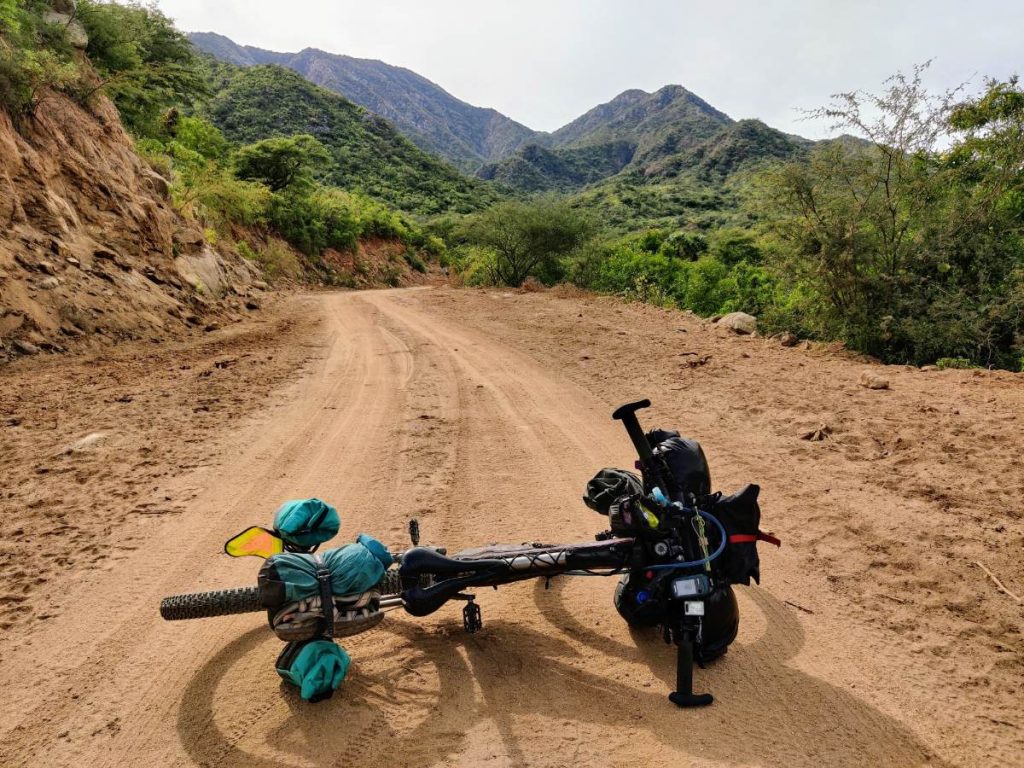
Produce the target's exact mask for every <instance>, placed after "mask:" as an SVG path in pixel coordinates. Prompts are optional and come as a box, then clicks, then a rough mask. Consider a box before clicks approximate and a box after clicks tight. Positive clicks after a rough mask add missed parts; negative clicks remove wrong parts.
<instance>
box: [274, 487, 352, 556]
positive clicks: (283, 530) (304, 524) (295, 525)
mask: <svg viewBox="0 0 1024 768" xmlns="http://www.w3.org/2000/svg"><path fill="white" fill-rule="evenodd" d="M340 528H341V518H340V517H339V516H338V510H336V509H335V508H334V507H332V506H331V505H330V504H327V503H326V502H323V501H320V499H296V500H294V501H286V502H285V503H284V504H282V505H281V507H280V509H278V510H277V513H276V514H275V515H274V530H275V531H276V532H277V535H278V536H280V537H281V538H282V539H284V541H285V542H287V543H288V544H290V545H292V546H293V547H296V548H298V549H313V548H315V547H317V546H319V545H320V544H323V543H324V542H325V541H328V540H329V539H332V538H334V537H335V536H337V535H338V530H339V529H340Z"/></svg>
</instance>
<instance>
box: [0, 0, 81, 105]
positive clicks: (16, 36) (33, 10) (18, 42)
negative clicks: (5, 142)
mask: <svg viewBox="0 0 1024 768" xmlns="http://www.w3.org/2000/svg"><path fill="white" fill-rule="evenodd" d="M48 10H49V4H48V3H45V2H41V0H27V1H26V2H18V0H0V107H2V108H4V109H6V110H7V111H8V112H9V113H10V114H11V116H12V117H14V118H15V119H16V120H17V119H19V118H21V117H24V116H25V115H28V114H30V113H31V112H32V111H33V110H34V109H35V107H36V105H37V104H38V103H39V100H40V99H41V98H43V95H44V94H45V93H46V91H47V90H48V89H55V90H65V89H70V88H72V86H75V85H76V84H77V83H78V81H79V78H80V75H81V73H80V70H79V67H78V65H77V64H76V63H75V61H74V55H73V54H74V51H73V49H72V47H71V46H70V45H69V44H68V42H67V40H66V36H65V34H66V33H65V30H64V28H63V27H62V26H61V25H59V24H50V23H47V22H45V21H43V13H44V12H45V11H48Z"/></svg>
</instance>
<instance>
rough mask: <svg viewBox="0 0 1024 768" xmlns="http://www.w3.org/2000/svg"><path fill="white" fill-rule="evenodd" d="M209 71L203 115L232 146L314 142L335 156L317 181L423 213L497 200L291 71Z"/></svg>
mask: <svg viewBox="0 0 1024 768" xmlns="http://www.w3.org/2000/svg"><path fill="white" fill-rule="evenodd" d="M210 66H211V76H210V90H211V91H212V93H213V95H212V97H211V98H210V99H209V101H208V102H207V104H206V105H205V108H204V110H203V112H204V114H206V115H208V116H209V119H210V120H211V122H213V124H214V125H216V126H217V127H218V128H220V129H221V130H222V131H223V132H224V135H225V136H226V137H227V138H228V139H229V140H230V141H233V142H236V143H247V142H253V141H259V140H261V139H267V138H271V137H275V136H276V137H280V136H292V135H296V134H309V135H312V136H315V137H316V139H317V140H318V141H319V142H320V143H321V144H322V145H323V146H324V147H325V148H326V149H327V151H328V152H329V154H330V162H324V163H323V165H322V166H321V167H320V168H319V169H318V173H317V176H318V178H320V179H321V180H322V181H324V182H326V183H329V184H331V185H333V186H337V187H342V188H344V189H348V190H351V191H359V192H361V193H363V194H366V195H369V196H371V197H374V198H376V199H378V200H381V201H383V202H386V203H388V204H389V205H392V206H394V207H396V208H400V209H402V210H404V211H409V212H413V213H417V214H423V215H430V214H437V213H442V212H446V211H457V212H470V211H474V210H479V209H480V208H482V207H484V206H486V205H487V204H488V203H489V202H492V201H493V200H494V199H495V196H494V194H493V193H492V192H491V191H490V190H489V189H488V188H486V187H485V186H484V185H482V184H481V183H479V182H475V181H473V180H471V179H468V178H466V177H465V176H463V175H462V174H460V173H459V172H458V171H457V170H455V169H454V168H452V167H450V166H448V165H446V164H445V163H443V162H442V161H440V160H438V159H436V158H434V157H432V156H431V155H428V154H427V153H426V152H424V151H423V150H421V149H419V148H418V147H417V146H415V145H414V144H413V143H412V142H410V141H409V140H408V139H406V138H405V137H403V136H402V135H401V134H399V133H398V132H397V131H395V129H394V128H392V127H391V125H390V124H388V123H387V122H386V121H384V120H382V119H381V118H379V117H376V116H373V115H371V114H369V113H367V112H366V111H365V110H364V109H362V108H360V107H358V106H356V105H355V104H353V103H352V102H350V101H348V100H347V99H345V98H343V97H341V96H338V95H337V94H334V93H331V92H330V91H327V90H325V89H323V88H320V87H318V86H316V85H313V84H312V83H310V82H309V81H307V80H305V79H304V78H303V77H302V76H301V75H298V74H296V73H295V72H292V71H291V70H288V69H284V68H283V67H279V66H274V65H267V66H258V67H248V68H241V67H235V66H232V65H229V64H223V63H212V62H211V65H210Z"/></svg>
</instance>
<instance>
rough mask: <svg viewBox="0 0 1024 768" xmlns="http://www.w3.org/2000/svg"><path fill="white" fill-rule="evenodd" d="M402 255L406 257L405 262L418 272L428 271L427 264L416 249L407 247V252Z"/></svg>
mask: <svg viewBox="0 0 1024 768" xmlns="http://www.w3.org/2000/svg"><path fill="white" fill-rule="evenodd" d="M402 255H403V257H404V258H405V263H406V264H408V265H409V266H410V267H411V268H413V269H415V270H416V271H417V272H423V273H425V272H426V271H427V265H426V264H424V263H423V259H421V258H420V257H419V256H418V255H416V252H415V251H413V250H411V249H406V251H405V253H403V254H402Z"/></svg>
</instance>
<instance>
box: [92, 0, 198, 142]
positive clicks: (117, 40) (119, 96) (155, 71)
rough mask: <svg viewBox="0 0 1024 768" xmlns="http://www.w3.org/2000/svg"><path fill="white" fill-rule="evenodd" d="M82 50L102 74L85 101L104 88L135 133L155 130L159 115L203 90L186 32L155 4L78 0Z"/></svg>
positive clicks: (189, 102)
mask: <svg viewBox="0 0 1024 768" xmlns="http://www.w3.org/2000/svg"><path fill="white" fill-rule="evenodd" d="M76 15H77V18H78V19H79V20H80V21H81V22H82V26H83V27H85V31H86V33H87V34H88V36H89V44H88V47H87V48H86V53H87V54H88V56H89V59H90V61H92V64H93V66H94V67H95V69H96V71H97V73H98V74H99V76H100V79H99V81H98V82H96V83H95V84H94V85H93V86H92V87H89V88H86V89H85V90H84V91H83V93H82V98H83V100H87V99H89V98H90V97H91V96H92V95H93V94H94V93H97V92H99V91H103V92H105V93H107V94H108V95H109V96H110V97H111V99H113V101H114V103H115V104H116V105H117V108H118V110H119V111H120V113H121V119H122V120H123V121H124V124H125V125H126V126H127V127H128V129H129V130H131V131H132V132H133V133H135V134H136V135H137V136H152V135H155V134H156V133H158V132H159V122H160V115H161V114H162V113H163V112H164V111H165V110H166V109H168V108H169V107H172V106H176V105H189V104H192V103H193V102H194V101H195V99H197V98H199V97H201V96H203V95H205V94H206V93H207V86H206V81H205V78H204V72H203V67H202V65H201V63H200V61H199V58H198V57H197V56H196V53H195V51H194V49H193V48H192V44H191V43H190V42H189V40H188V38H187V37H186V36H185V35H184V33H182V32H180V31H179V30H177V29H175V27H174V24H173V22H172V21H171V20H170V19H169V18H167V17H166V16H165V15H164V14H163V13H161V12H160V11H159V10H157V9H156V7H155V6H149V5H142V4H140V3H137V2H132V3H126V4H121V3H104V2H97V0H79V2H78V7H77V10H76Z"/></svg>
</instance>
